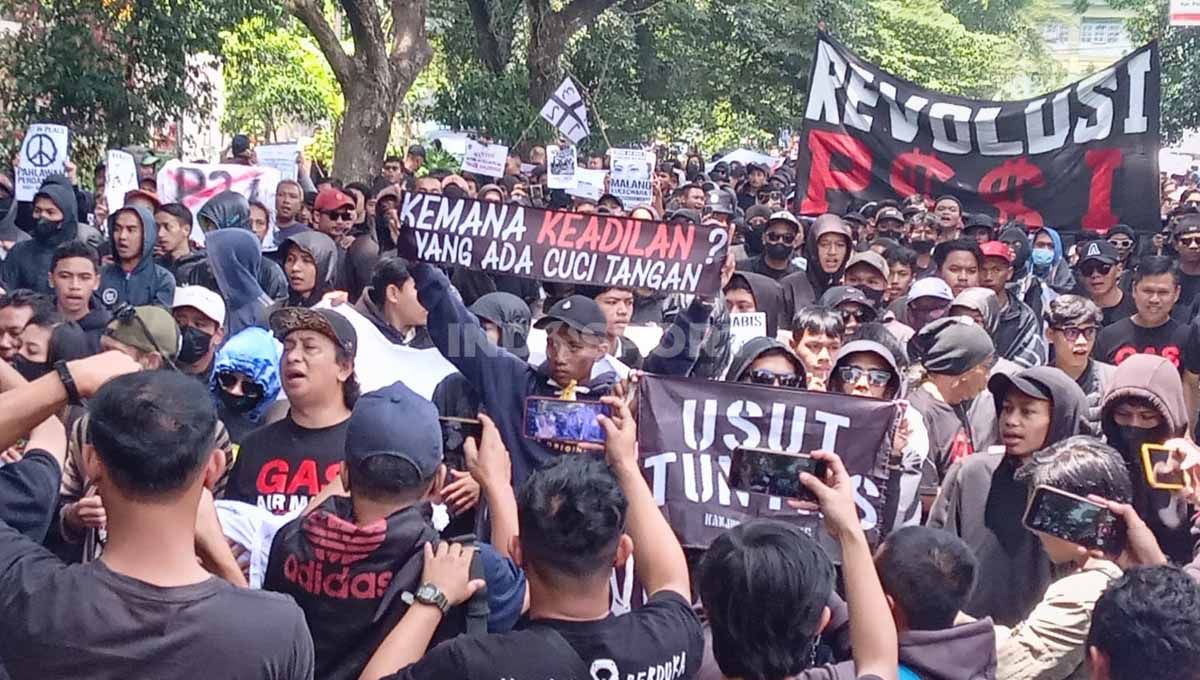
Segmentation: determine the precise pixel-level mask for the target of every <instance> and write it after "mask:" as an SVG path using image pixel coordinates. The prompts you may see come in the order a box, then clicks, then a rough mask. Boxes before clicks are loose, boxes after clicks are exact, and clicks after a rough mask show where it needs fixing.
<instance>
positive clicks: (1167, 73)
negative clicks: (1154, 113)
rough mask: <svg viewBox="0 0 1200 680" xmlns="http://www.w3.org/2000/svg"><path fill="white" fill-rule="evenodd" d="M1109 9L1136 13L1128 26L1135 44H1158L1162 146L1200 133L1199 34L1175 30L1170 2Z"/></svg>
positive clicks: (1113, 0) (1141, 1)
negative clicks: (1160, 80) (1170, 22)
mask: <svg viewBox="0 0 1200 680" xmlns="http://www.w3.org/2000/svg"><path fill="white" fill-rule="evenodd" d="M1109 5H1110V6H1112V7H1114V8H1116V9H1131V10H1135V11H1136V12H1137V15H1136V16H1135V17H1134V18H1133V19H1131V20H1130V21H1129V22H1128V25H1127V27H1128V29H1129V33H1130V36H1131V37H1132V38H1133V42H1134V44H1141V43H1146V42H1150V41H1151V40H1158V41H1159V43H1158V49H1159V55H1160V57H1161V59H1162V138H1163V143H1164V144H1172V143H1174V142H1177V141H1179V139H1180V138H1181V137H1182V136H1183V135H1184V133H1186V132H1188V131H1191V130H1196V129H1200V97H1197V96H1196V93H1197V92H1200V31H1197V30H1196V29H1195V28H1172V27H1171V26H1170V25H1169V23H1168V12H1167V10H1168V8H1169V2H1168V0H1110V2H1109Z"/></svg>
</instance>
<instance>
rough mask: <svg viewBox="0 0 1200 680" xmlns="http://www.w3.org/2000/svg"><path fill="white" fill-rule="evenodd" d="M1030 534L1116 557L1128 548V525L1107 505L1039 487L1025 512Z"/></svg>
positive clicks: (1048, 487) (1050, 488)
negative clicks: (1060, 540)
mask: <svg viewBox="0 0 1200 680" xmlns="http://www.w3.org/2000/svg"><path fill="white" fill-rule="evenodd" d="M1024 521H1025V526H1026V528H1028V529H1029V530H1030V531H1033V532H1035V533H1039V534H1046V535H1047V536H1053V537H1055V538H1060V539H1062V540H1064V541H1066V542H1068V543H1074V544H1075V545H1078V546H1082V547H1084V548H1087V549H1089V550H1098V551H1100V552H1102V553H1104V554H1105V555H1108V556H1111V557H1115V556H1117V555H1119V554H1120V553H1121V551H1122V550H1123V549H1124V547H1125V524H1124V522H1122V521H1121V520H1120V519H1119V518H1118V517H1117V515H1116V514H1114V513H1113V512H1112V511H1111V510H1109V509H1108V507H1107V506H1106V505H1104V504H1101V503H1097V502H1095V501H1090V500H1088V499H1086V498H1084V497H1082V496H1076V495H1075V494H1073V493H1067V492H1066V491H1061V490H1059V489H1056V488H1054V487H1051V486H1045V485H1043V486H1039V487H1037V488H1036V489H1034V491H1033V495H1032V496H1031V497H1030V499H1029V506H1028V507H1027V508H1026V510H1025V520H1024Z"/></svg>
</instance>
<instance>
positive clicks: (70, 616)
mask: <svg viewBox="0 0 1200 680" xmlns="http://www.w3.org/2000/svg"><path fill="white" fill-rule="evenodd" d="M0 593H4V596H3V606H2V610H3V612H4V621H5V624H6V625H5V630H4V635H0V663H3V665H4V667H5V668H6V669H7V671H8V673H9V674H10V675H11V676H12V678H13V680H21V679H23V678H89V679H91V680H109V679H111V680H124V679H125V678H175V679H188V678H196V679H197V680H199V679H201V678H239V679H242V680H250V679H263V680H271V679H276V678H277V679H279V680H304V679H306V678H312V677H313V647H312V639H311V638H310V637H309V634H308V626H307V625H306V624H305V622H304V614H303V613H302V612H301V611H300V608H299V607H297V606H296V603H294V602H292V600H291V599H290V598H288V597H285V596H282V595H276V594H273V593H265V592H262V591H258V590H247V589H245V588H235V587H234V586H232V585H230V584H229V583H227V582H225V581H222V580H220V579H218V578H209V579H207V580H205V581H202V582H200V583H195V584H192V585H186V586H177V587H169V588H164V587H159V586H154V585H151V584H149V583H145V582H142V581H139V580H137V579H133V578H130V577H128V576H125V575H123V574H118V573H116V572H114V571H112V570H111V569H109V568H108V567H107V566H105V564H104V562H103V560H96V561H93V562H89V563H87V564H74V565H70V566H67V565H65V564H63V563H62V562H61V561H59V559H58V558H57V557H55V556H54V555H52V554H50V552H49V551H47V550H46V549H45V548H43V547H41V546H40V545H38V544H36V543H34V542H33V541H31V540H29V539H28V538H25V537H24V536H22V535H21V534H19V533H17V532H16V531H15V530H14V529H13V528H12V527H10V526H9V525H8V524H6V523H4V522H3V521H0Z"/></svg>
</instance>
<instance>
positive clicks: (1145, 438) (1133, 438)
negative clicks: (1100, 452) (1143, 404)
mask: <svg viewBox="0 0 1200 680" xmlns="http://www.w3.org/2000/svg"><path fill="white" fill-rule="evenodd" d="M1116 429H1117V436H1118V437H1119V438H1120V439H1121V442H1122V443H1124V444H1125V446H1124V447H1119V448H1120V449H1121V450H1122V451H1123V452H1128V453H1129V455H1131V456H1135V457H1136V456H1140V455H1142V445H1143V444H1161V443H1162V441H1163V437H1162V436H1161V434H1160V433H1159V431H1158V430H1159V428H1157V427H1134V426H1133V425H1117V426H1116Z"/></svg>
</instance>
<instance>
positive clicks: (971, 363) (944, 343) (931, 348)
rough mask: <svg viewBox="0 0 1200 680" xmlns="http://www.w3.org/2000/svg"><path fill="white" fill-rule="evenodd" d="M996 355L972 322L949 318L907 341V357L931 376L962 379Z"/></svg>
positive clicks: (980, 330) (984, 332) (992, 347)
mask: <svg viewBox="0 0 1200 680" xmlns="http://www.w3.org/2000/svg"><path fill="white" fill-rule="evenodd" d="M995 352H996V347H995V345H994V344H993V343H992V338H991V336H990V335H988V333H987V331H985V330H983V328H981V327H980V326H979V324H977V323H975V322H974V321H972V320H971V319H968V318H966V317H960V316H948V317H945V318H942V319H937V320H936V321H931V322H929V323H927V324H925V326H924V327H923V328H921V330H919V331H917V332H916V334H915V335H913V336H912V338H910V339H909V341H908V356H909V358H910V359H911V360H912V361H913V362H920V363H921V364H922V365H923V366H924V367H925V370H927V371H928V372H930V373H937V374H940V375H962V374H964V373H966V372H967V371H969V370H971V369H972V368H975V367H976V366H978V365H980V364H982V363H983V362H984V361H987V360H988V359H989V358H990V357H991V356H992V355H993V354H995Z"/></svg>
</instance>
